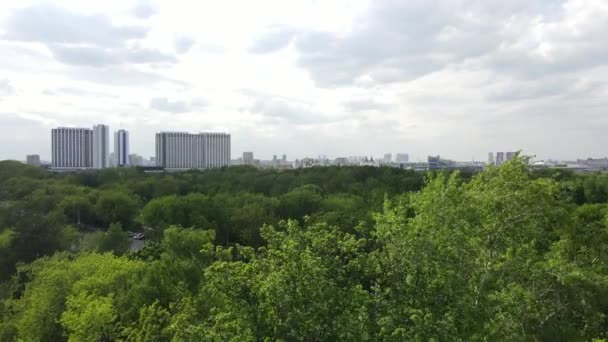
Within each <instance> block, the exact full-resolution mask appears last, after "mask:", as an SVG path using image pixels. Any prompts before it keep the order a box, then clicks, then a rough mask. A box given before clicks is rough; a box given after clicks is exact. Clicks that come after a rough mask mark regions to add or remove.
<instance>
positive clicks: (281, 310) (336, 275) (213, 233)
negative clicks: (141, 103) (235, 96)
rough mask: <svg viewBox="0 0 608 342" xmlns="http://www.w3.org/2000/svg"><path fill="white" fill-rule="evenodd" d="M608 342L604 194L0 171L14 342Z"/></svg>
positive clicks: (7, 314) (387, 177)
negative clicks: (134, 238)
mask: <svg viewBox="0 0 608 342" xmlns="http://www.w3.org/2000/svg"><path fill="white" fill-rule="evenodd" d="M127 231H136V232H143V233H144V234H145V236H146V239H145V247H144V248H143V249H140V250H138V251H135V252H130V251H129V243H130V241H129V238H128V236H127ZM607 338H608V175H607V174H599V173H598V174H588V175H576V174H573V173H569V172H566V171H560V170H546V171H542V172H541V171H531V170H530V169H529V168H528V166H527V165H526V163H525V160H524V159H522V158H519V157H518V158H515V159H513V160H512V161H510V162H508V163H507V164H505V165H503V166H501V167H498V168H496V167H491V168H489V169H488V170H486V171H484V172H482V173H479V174H463V173H458V172H451V173H442V172H440V173H434V172H429V173H419V172H413V171H408V170H400V169H395V168H372V167H328V168H311V169H301V170H290V171H272V170H257V169H254V168H249V167H230V168H223V169H217V170H208V171H191V172H183V173H156V174H147V173H144V172H143V171H142V170H141V169H137V168H130V169H107V170H101V171H95V172H79V173H51V172H48V171H45V170H43V169H40V168H35V167H30V166H27V165H23V164H21V163H18V162H11V161H4V162H0V341H64V340H66V341H298V340H302V341H337V340H339V341H404V340H420V341H426V340H434V341H446V340H450V341H451V340H457V341H458V340H460V341H470V340H473V341H475V340H478V341H499V340H542V341H560V340H563V341H579V340H583V341H591V340H606V339H607Z"/></svg>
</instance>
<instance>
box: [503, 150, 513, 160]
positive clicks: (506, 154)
mask: <svg viewBox="0 0 608 342" xmlns="http://www.w3.org/2000/svg"><path fill="white" fill-rule="evenodd" d="M513 157H515V152H506V153H505V160H506V161H509V160H511V159H513Z"/></svg>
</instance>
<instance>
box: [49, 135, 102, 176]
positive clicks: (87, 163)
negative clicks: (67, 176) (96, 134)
mask: <svg viewBox="0 0 608 342" xmlns="http://www.w3.org/2000/svg"><path fill="white" fill-rule="evenodd" d="M92 150H93V131H92V130H91V129H89V128H66V127H60V128H54V129H53V130H52V131H51V166H52V167H54V168H66V169H79V168H90V167H92V166H93V155H92Z"/></svg>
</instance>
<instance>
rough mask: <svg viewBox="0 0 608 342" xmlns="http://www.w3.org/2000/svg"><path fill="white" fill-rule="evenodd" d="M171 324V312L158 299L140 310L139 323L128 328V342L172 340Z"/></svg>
mask: <svg viewBox="0 0 608 342" xmlns="http://www.w3.org/2000/svg"><path fill="white" fill-rule="evenodd" d="M170 324H171V314H170V313H169V311H168V310H166V309H165V308H163V307H162V306H161V305H160V304H159V303H158V301H155V302H154V303H152V304H151V305H148V306H145V307H143V308H142V309H141V310H140V312H139V319H138V321H137V323H136V324H135V325H134V326H133V327H131V328H128V329H126V331H125V332H126V335H127V339H126V340H127V341H128V342H147V341H156V342H163V341H170V340H171V334H170V332H169V331H168V329H169V325H170Z"/></svg>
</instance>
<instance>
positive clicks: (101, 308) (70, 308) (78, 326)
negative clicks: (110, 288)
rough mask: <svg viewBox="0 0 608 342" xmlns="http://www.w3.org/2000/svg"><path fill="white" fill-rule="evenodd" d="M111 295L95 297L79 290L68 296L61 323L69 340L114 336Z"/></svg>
mask: <svg viewBox="0 0 608 342" xmlns="http://www.w3.org/2000/svg"><path fill="white" fill-rule="evenodd" d="M112 303H113V298H112V296H108V297H97V296H94V295H89V294H87V293H86V292H79V293H77V294H76V295H71V296H70V297H68V300H67V304H66V310H65V311H64V312H63V314H62V315H61V324H62V325H63V327H64V328H65V329H66V331H67V334H68V336H69V339H68V340H69V341H70V342H86V341H107V340H114V339H115V338H116V331H115V327H114V323H115V321H116V318H117V315H116V312H115V310H114V305H113V304H112Z"/></svg>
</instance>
